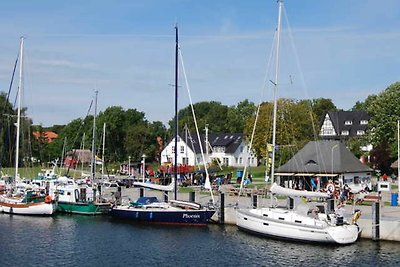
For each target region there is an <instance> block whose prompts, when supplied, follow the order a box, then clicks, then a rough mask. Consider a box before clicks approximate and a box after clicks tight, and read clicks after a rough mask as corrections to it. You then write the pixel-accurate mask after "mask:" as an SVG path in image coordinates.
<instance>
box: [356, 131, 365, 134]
mask: <svg viewBox="0 0 400 267" xmlns="http://www.w3.org/2000/svg"><path fill="white" fill-rule="evenodd" d="M363 134H365V131H364V130H357V135H363Z"/></svg>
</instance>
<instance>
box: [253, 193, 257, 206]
mask: <svg viewBox="0 0 400 267" xmlns="http://www.w3.org/2000/svg"><path fill="white" fill-rule="evenodd" d="M252 202H253V209H256V208H257V202H258V197H257V194H253V195H252Z"/></svg>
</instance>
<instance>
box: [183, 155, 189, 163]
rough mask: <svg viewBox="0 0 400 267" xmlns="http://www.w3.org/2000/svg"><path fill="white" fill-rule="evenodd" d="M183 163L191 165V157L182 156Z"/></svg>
mask: <svg viewBox="0 0 400 267" xmlns="http://www.w3.org/2000/svg"><path fill="white" fill-rule="evenodd" d="M182 164H183V165H189V158H186V157H184V158H182Z"/></svg>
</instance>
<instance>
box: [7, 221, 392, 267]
mask: <svg viewBox="0 0 400 267" xmlns="http://www.w3.org/2000/svg"><path fill="white" fill-rule="evenodd" d="M0 238H1V242H0V251H1V252H2V255H3V256H2V258H1V260H2V265H4V266H22V265H24V266H27V265H28V266H29V265H31V266H36V265H39V264H40V265H41V266H58V265H61V266H82V265H85V266H127V265H134V266H160V265H162V266H211V265H214V266H231V265H237V266H294V265H296V266H321V265H323V266H396V265H397V266H398V265H399V260H398V255H399V254H400V248H399V247H400V246H398V243H394V242H372V241H370V240H362V241H360V242H357V243H355V244H352V245H348V246H320V245H313V244H299V243H292V242H284V241H279V240H273V239H269V238H263V237H258V236H253V235H249V234H247V233H244V232H242V231H239V230H238V229H237V228H236V227H235V226H225V227H223V226H218V225H211V226H209V227H205V228H203V227H165V226H148V225H140V224H131V223H121V222H117V221H114V220H111V219H109V218H108V217H91V216H65V215H61V216H60V215H58V216H55V217H24V216H9V215H5V214H0Z"/></svg>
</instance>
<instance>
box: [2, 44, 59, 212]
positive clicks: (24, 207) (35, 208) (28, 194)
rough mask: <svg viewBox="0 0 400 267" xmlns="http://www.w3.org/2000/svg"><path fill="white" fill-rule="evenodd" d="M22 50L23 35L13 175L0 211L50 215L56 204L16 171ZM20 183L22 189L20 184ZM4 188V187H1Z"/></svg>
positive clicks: (21, 63)
mask: <svg viewBox="0 0 400 267" xmlns="http://www.w3.org/2000/svg"><path fill="white" fill-rule="evenodd" d="M23 52H24V37H21V43H20V53H19V85H18V109H17V123H16V124H15V125H16V128H17V129H16V140H15V148H16V149H15V177H14V181H13V182H12V183H11V185H10V188H9V190H8V192H6V193H5V194H3V195H0V211H1V212H3V213H8V214H18V215H52V214H53V213H54V212H55V210H56V205H55V203H54V201H53V200H52V198H51V197H50V196H48V195H47V196H46V195H44V194H42V193H40V191H38V190H33V189H32V188H29V187H27V184H26V183H23V182H21V179H20V178H19V173H18V166H19V158H20V157H19V146H20V127H21V98H22V96H21V95H22V92H23V90H22V88H23V82H22V81H23V79H22V74H23ZM21 185H22V187H23V188H22V189H21V190H19V189H20V186H21ZM3 189H4V188H3Z"/></svg>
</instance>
